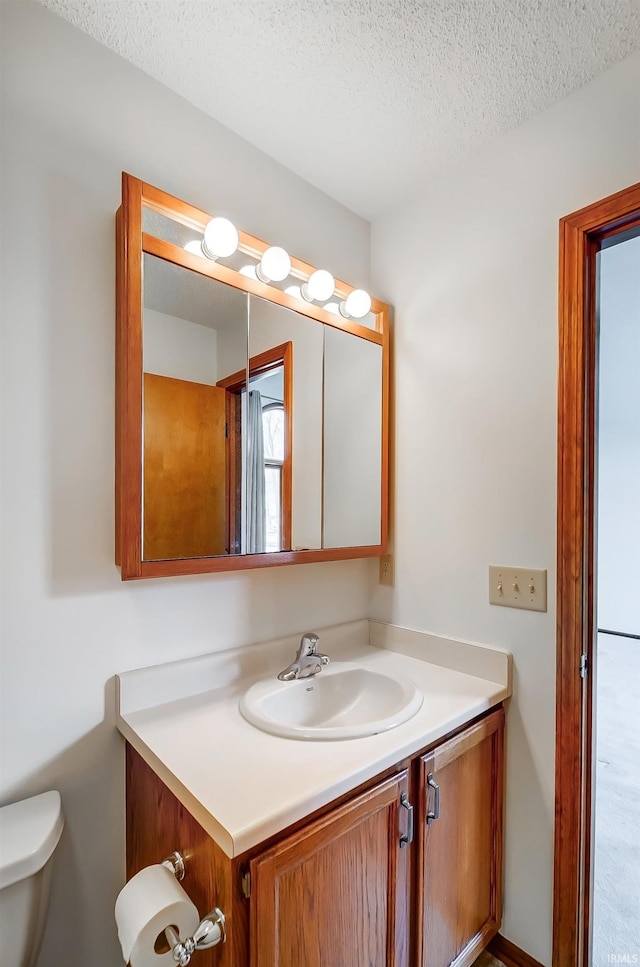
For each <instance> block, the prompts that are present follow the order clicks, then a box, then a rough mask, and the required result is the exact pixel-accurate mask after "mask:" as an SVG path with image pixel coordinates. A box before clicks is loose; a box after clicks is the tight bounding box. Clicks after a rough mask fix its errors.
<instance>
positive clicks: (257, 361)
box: [216, 341, 293, 551]
mask: <svg viewBox="0 0 640 967" xmlns="http://www.w3.org/2000/svg"><path fill="white" fill-rule="evenodd" d="M279 366H282V369H283V387H284V388H283V408H284V412H285V417H286V420H285V434H284V460H283V462H282V490H281V495H280V496H281V504H282V527H281V533H280V540H281V543H282V549H283V550H285V551H290V550H291V541H292V536H293V342H291V341H288V342H283V343H281V344H280V345H279V346H272V347H271V349H266V350H265V351H264V352H262V353H259V354H258V355H257V356H251V357H250V359H249V363H248V366H247V369H246V370H240V371H239V372H236V373H232V374H231V376H226V377H225V378H224V379H220V380H218V382H217V383H216V386H222V387H224V389H226V390H227V391H228V392H229V393H238V394H239V393H241V392H242V390H244V389H246V388H247V380H248V379H249V380H250V379H251V378H252V377H254V376H260V375H261V374H264V373H268V372H269V371H270V370H272V369H277V368H278V367H279ZM229 492H230V493H231V488H229ZM229 518H230V519H231V510H230V512H229Z"/></svg>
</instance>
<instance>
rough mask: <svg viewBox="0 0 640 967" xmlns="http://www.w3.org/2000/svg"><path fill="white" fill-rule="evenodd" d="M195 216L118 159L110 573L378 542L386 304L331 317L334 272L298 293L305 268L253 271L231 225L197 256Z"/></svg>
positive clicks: (259, 248)
mask: <svg viewBox="0 0 640 967" xmlns="http://www.w3.org/2000/svg"><path fill="white" fill-rule="evenodd" d="M210 217H211V216H209V215H208V214H207V213H205V212H202V211H200V210H199V209H196V208H193V207H192V206H190V205H187V204H186V203H184V202H181V201H179V200H178V199H175V198H172V196H170V195H167V194H165V193H164V192H160V191H159V190H158V189H155V188H153V187H151V186H149V185H146V184H144V183H143V182H141V181H139V180H138V179H135V178H132V177H131V176H129V175H123V204H122V207H121V208H120V209H119V211H118V213H117V216H116V230H117V242H118V245H117V249H118V263H117V264H118V274H117V353H116V373H117V387H116V388H117V421H116V424H117V440H116V562H117V563H118V564H119V566H120V567H121V573H122V578H123V579H125V580H126V579H131V578H139V577H147V576H149V577H151V576H163V575H171V574H189V573H204V572H207V571H218V570H229V569H235V568H242V567H261V566H267V565H269V564H292V563H303V562H305V561H313V560H316V561H319V560H325V561H326V560H335V559H339V558H349V557H367V556H379V555H380V554H383V553H385V550H386V532H387V507H386V503H387V475H388V456H387V452H386V451H387V439H388V429H387V424H388V329H387V307H386V306H385V305H384V304H383V303H380V302H378V301H377V300H372V307H371V311H370V313H369V314H368V315H367V317H366V319H363V320H362V323H361V322H359V321H356V320H353V319H348V318H344V317H343V316H341V315H340V314H339V309H338V307H339V306H340V305H341V304H342V305H344V301H345V300H346V298H347V296H348V295H349V293H350V292H351V291H353V287H350V286H346V285H345V284H344V283H341V282H336V283H335V290H334V294H333V296H331V298H330V300H329V302H327V303H326V304H325V305H324V306H321V305H317V304H315V303H310V302H307V301H305V300H304V299H303V298H302V295H301V287H302V286H304V285H305V284H306V280H308V278H309V277H310V275H311V274H312V273H313V271H314V269H313V267H312V266H308V265H306V264H305V263H303V262H300V261H299V260H296V259H292V260H291V272H290V276H289V277H287V279H285V280H283V281H282V282H281V283H277V284H274V283H270V284H269V283H265V282H262V281H260V280H259V277H258V274H257V272H256V268H255V267H256V265H257V263H258V262H259V260H260V258H261V256H262V253H263V252H264V250H265V249H266V248H267V246H266V245H265V243H263V242H261V241H260V240H259V239H255V238H253V237H252V236H249V235H247V234H246V233H239V234H240V246H239V249H238V251H237V252H235V253H234V254H233V255H232V256H230V257H226V258H224V259H223V258H222V257H220V259H218V260H215V261H214V260H212V259H210V258H206V257H205V256H204V255H203V252H202V248H201V241H202V238H203V232H204V227H205V226H206V225H207V223H208V221H209V220H210ZM292 280H293V281H296V282H298V283H300V284H299V285H291V282H292ZM305 291H306V290H305ZM356 295H359V293H356Z"/></svg>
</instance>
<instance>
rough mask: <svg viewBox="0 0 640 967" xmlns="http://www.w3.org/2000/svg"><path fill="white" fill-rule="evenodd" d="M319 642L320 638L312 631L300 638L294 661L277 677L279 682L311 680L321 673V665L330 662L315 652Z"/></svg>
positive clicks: (326, 656)
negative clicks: (297, 679)
mask: <svg viewBox="0 0 640 967" xmlns="http://www.w3.org/2000/svg"><path fill="white" fill-rule="evenodd" d="M319 641H320V638H319V637H318V635H315V634H314V633H313V631H307V632H306V634H304V635H303V636H302V638H301V639H300V647H299V648H298V653H297V654H296V659H295V661H293V662H291V664H290V665H288V666H287V667H286V668H285V669H284V671H281V672H280V674H279V675H278V678H279V679H280V681H281V682H292V681H294V679H296V678H311V676H312V675H317V674H318V672H320V671H322V666H323V665H328V664H329V662H330V660H331V659H330V658H329V656H328V655H323V654H321V653H320V652H319V651H316V647H317V644H318V642H319Z"/></svg>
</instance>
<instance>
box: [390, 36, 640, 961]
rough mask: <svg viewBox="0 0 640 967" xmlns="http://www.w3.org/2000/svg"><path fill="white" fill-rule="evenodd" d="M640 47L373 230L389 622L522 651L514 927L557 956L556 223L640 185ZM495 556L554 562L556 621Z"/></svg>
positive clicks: (515, 745)
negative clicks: (494, 584)
mask: <svg viewBox="0 0 640 967" xmlns="http://www.w3.org/2000/svg"><path fill="white" fill-rule="evenodd" d="M639 89H640V54H636V55H635V56H633V57H632V58H630V59H628V60H626V61H624V62H623V63H621V64H619V65H618V66H616V67H615V68H613V69H612V70H610V71H608V72H607V73H605V74H603V75H602V76H601V77H599V78H597V79H596V80H595V81H593V82H592V83H590V84H588V85H587V86H585V87H584V88H582V89H581V90H579V91H577V92H576V93H574V94H573V95H571V96H570V97H568V98H567V99H565V100H563V101H562V102H560V103H559V104H558V105H556V106H555V107H553V108H552V109H550V110H547V111H545V112H544V113H542V114H540V115H538V116H537V117H536V118H534V119H533V120H531V121H529V122H528V123H526V124H524V125H522V126H521V127H520V128H519V129H517V130H515V131H513V132H512V133H510V134H508V135H506V136H504V137H502V138H500V139H498V140H496V141H494V142H493V143H491V144H490V145H488V146H486V147H485V148H484V149H483V150H481V151H478V152H476V153H475V154H474V155H473V157H471V158H469V159H468V160H467V161H465V162H464V163H461V164H460V165H458V166H457V167H455V168H452V169H449V170H447V171H446V172H443V173H442V174H441V175H440V177H436V178H433V179H432V180H431V181H430V182H429V183H428V184H425V186H424V189H423V190H422V191H421V192H418V193H416V194H415V195H414V196H413V197H411V198H410V199H408V200H407V204H406V206H405V207H404V208H403V209H402V210H400V211H397V212H395V213H392V214H391V215H389V216H388V217H386V218H382V219H380V220H378V221H377V222H376V223H375V224H374V226H373V235H372V257H373V261H372V264H373V276H374V282H373V289H374V291H375V292H376V294H377V295H378V296H380V297H382V298H384V299H386V300H387V301H389V302H391V303H392V304H393V305H394V306H395V337H394V338H395V342H394V352H395V387H396V397H395V441H396V442H395V449H396V466H397V468H398V469H397V473H396V476H395V486H394V492H395V498H394V507H393V521H394V523H395V526H394V544H395V553H396V588H395V590H390V589H386V588H377V589H376V591H375V595H374V608H373V614H374V616H375V617H378V618H381V619H385V620H393V621H396V622H398V623H400V624H403V625H406V626H408V627H411V628H417V629H420V630H426V631H431V632H434V633H436V634H440V635H452V636H459V637H462V638H467V639H471V640H476V641H482V642H489V643H495V644H496V645H499V646H504V647H507V648H509V649H511V650H512V651H513V653H514V656H515V697H514V699H513V700H512V703H511V708H510V710H509V724H508V755H507V763H508V766H507V815H506V898H505V916H504V923H503V928H502V931H503V933H504V935H505V936H506V937H508V938H509V939H510V940H512V941H513V942H514V943H516V944H518V945H519V946H521V947H523V948H524V949H525V950H526V951H527V952H528V953H530V954H531V955H533V956H534V957H536V958H538V959H539V960H540V961H542V963H543V964H549V963H550V961H551V898H552V858H553V809H554V782H553V773H554V704H555V681H554V676H555V608H554V597H555V535H556V516H555V514H556V372H557V348H556V347H557V262H558V254H557V253H558V219H559V218H560V217H561V216H563V215H566V214H569V213H570V212H572V211H575V210H576V209H578V208H581V207H582V206H584V205H587V204H590V203H592V202H595V201H597V200H598V199H600V198H603V197H605V196H606V195H608V194H610V193H612V192H615V191H618V190H619V189H621V188H624V187H626V186H628V185H630V184H633V183H634V182H636V181H637V180H638V177H639V174H640V169H639V167H638V161H639V159H640V124H639V123H638V92H639ZM489 563H495V564H514V565H525V566H527V565H528V566H533V567H543V568H548V569H549V587H548V591H549V602H550V604H549V611H548V613H547V614H537V613H531V612H527V611H514V610H510V609H507V608H499V607H490V606H489V604H488V601H487V594H488V577H487V566H488V564H489Z"/></svg>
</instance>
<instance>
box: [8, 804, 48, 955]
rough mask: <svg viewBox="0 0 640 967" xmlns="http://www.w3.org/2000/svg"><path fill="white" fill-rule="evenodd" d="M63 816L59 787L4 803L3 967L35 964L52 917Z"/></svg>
mask: <svg viewBox="0 0 640 967" xmlns="http://www.w3.org/2000/svg"><path fill="white" fill-rule="evenodd" d="M63 826H64V817H63V815H62V803H61V801H60V793H59V792H43V793H42V794H41V795H39V796H33V797H32V798H31V799H23V800H22V802H16V803H12V804H11V805H9V806H2V808H0V936H1V937H2V967H33V965H34V964H35V961H36V957H37V956H38V951H39V949H40V941H41V940H42V933H43V930H44V925H45V921H46V918H47V907H48V902H49V889H50V886H51V872H52V869H53V852H54V850H55V848H56V846H57V845H58V840H59V839H60V836H61V834H62V827H63Z"/></svg>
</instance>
